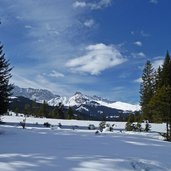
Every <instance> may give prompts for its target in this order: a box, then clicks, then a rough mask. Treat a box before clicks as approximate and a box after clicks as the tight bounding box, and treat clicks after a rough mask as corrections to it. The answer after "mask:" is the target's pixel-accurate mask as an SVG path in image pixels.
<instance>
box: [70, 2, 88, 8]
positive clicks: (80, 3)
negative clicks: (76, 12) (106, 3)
mask: <svg viewBox="0 0 171 171" xmlns="http://www.w3.org/2000/svg"><path fill="white" fill-rule="evenodd" d="M86 6H87V4H86V2H79V1H76V2H74V3H73V7H74V8H78V7H81V8H84V7H86Z"/></svg>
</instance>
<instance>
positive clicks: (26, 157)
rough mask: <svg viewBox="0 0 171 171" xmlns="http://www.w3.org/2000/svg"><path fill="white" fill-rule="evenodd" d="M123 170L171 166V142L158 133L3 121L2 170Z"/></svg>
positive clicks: (169, 169) (156, 170) (165, 170)
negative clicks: (20, 124) (71, 127)
mask: <svg viewBox="0 0 171 171" xmlns="http://www.w3.org/2000/svg"><path fill="white" fill-rule="evenodd" d="M5 119H6V121H7V120H8V119H9V118H4V120H5ZM15 119H19V117H17V118H15ZM20 119H21V118H20ZM17 121H18V120H17ZM27 121H29V120H28V119H27ZM33 121H34V122H37V120H33V119H32V120H30V122H33ZM39 122H42V123H43V122H44V119H39ZM53 122H54V123H56V122H57V121H56V122H55V120H53ZM58 122H59V120H58ZM61 122H62V120H61ZM63 122H67V124H69V123H70V124H74V123H75V122H74V121H63ZM89 123H92V122H90V121H89V122H88V121H87V122H85V121H77V123H75V125H79V124H80V125H84V124H89ZM63 124H64V123H63ZM120 124H121V123H120ZM121 125H122V124H121ZM160 126H161V129H163V128H162V125H160ZM156 128H157V129H159V125H158V126H157V127H156ZM118 170H121V171H134V170H135V171H171V143H170V142H166V141H163V140H162V137H160V136H159V134H157V133H133V132H125V131H123V132H120V131H114V132H107V131H106V132H103V133H101V134H99V135H95V130H79V129H75V130H72V129H51V128H33V127H26V129H22V128H21V127H19V126H6V125H1V126H0V171H118Z"/></svg>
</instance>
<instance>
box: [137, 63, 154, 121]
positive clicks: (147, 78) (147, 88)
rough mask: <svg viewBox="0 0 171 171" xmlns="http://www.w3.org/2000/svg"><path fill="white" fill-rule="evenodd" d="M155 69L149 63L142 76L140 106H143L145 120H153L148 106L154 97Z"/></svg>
mask: <svg viewBox="0 0 171 171" xmlns="http://www.w3.org/2000/svg"><path fill="white" fill-rule="evenodd" d="M154 75H155V73H154V69H153V67H152V64H151V62H150V61H147V63H146V65H145V67H144V70H143V75H142V83H141V85H140V105H141V106H142V114H143V116H144V118H146V119H148V120H150V121H151V120H152V115H151V112H150V110H149V108H148V104H149V102H150V100H151V98H152V97H153V95H154V85H155V78H154Z"/></svg>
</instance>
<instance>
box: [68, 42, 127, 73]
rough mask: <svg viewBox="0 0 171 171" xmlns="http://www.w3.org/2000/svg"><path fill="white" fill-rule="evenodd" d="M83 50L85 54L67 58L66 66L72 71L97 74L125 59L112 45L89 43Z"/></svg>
mask: <svg viewBox="0 0 171 171" xmlns="http://www.w3.org/2000/svg"><path fill="white" fill-rule="evenodd" d="M85 50H86V54H85V55H83V56H81V57H78V58H74V59H71V60H69V61H68V62H67V63H66V66H67V67H69V68H71V70H72V71H74V72H83V73H84V72H85V73H90V74H92V75H98V74H100V73H101V72H102V71H104V70H106V69H108V68H111V67H114V66H117V65H119V64H122V63H123V62H125V61H126V59H125V58H124V57H123V56H122V54H121V53H120V51H119V50H118V49H117V48H116V47H115V46H113V45H105V44H103V43H99V44H95V45H89V46H87V47H86V49H85Z"/></svg>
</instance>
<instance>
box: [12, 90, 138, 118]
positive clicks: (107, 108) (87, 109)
mask: <svg viewBox="0 0 171 171" xmlns="http://www.w3.org/2000/svg"><path fill="white" fill-rule="evenodd" d="M13 96H23V97H26V98H29V99H31V100H36V101H37V102H43V101H44V100H45V101H46V102H47V103H48V105H49V106H57V105H59V103H62V104H63V105H64V106H65V107H67V108H68V107H72V108H73V109H74V110H75V111H77V112H80V113H83V114H85V115H89V116H95V117H96V116H99V117H104V116H105V117H122V116H123V115H126V114H128V113H130V111H131V112H134V111H139V110H140V106H139V105H132V104H129V103H124V102H119V101H109V100H107V99H103V98H101V97H98V96H87V95H84V94H82V93H81V92H76V93H75V94H74V95H73V96H71V97H62V96H59V95H54V94H53V93H52V92H50V91H48V90H42V89H33V88H20V87H15V88H14V90H13Z"/></svg>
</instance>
